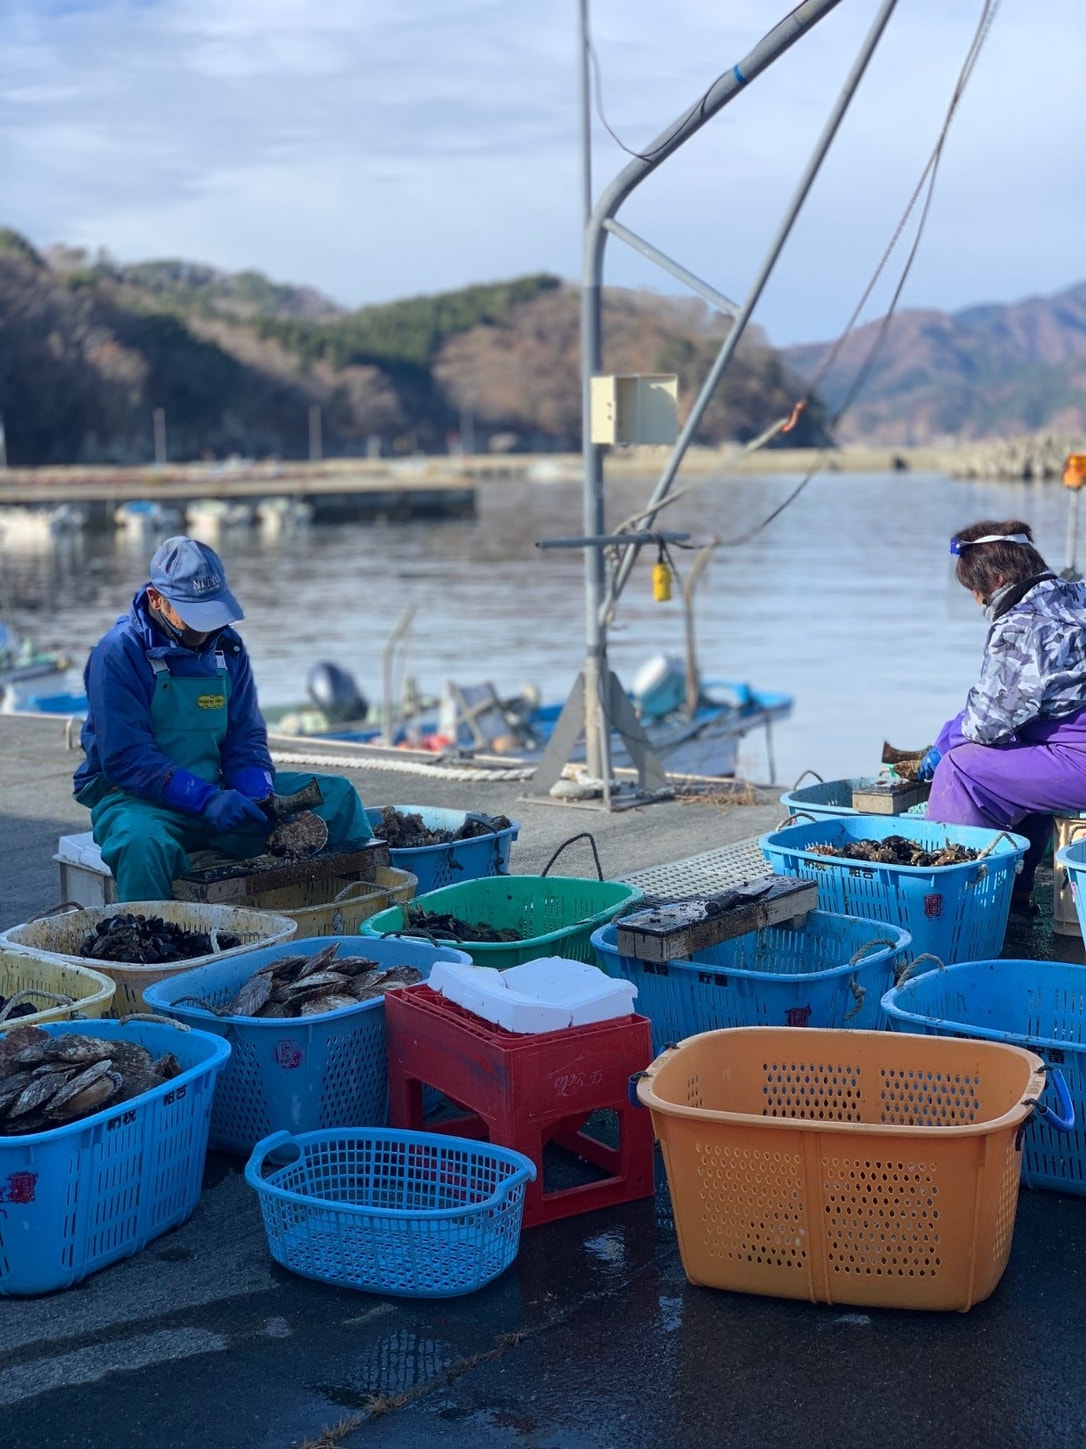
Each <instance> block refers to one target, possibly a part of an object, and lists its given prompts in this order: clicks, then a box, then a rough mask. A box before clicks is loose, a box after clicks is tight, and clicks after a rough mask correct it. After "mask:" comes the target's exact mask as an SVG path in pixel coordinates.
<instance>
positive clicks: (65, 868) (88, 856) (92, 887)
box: [53, 830, 117, 906]
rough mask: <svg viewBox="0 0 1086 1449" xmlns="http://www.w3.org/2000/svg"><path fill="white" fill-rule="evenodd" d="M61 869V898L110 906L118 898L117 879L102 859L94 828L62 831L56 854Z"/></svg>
mask: <svg viewBox="0 0 1086 1449" xmlns="http://www.w3.org/2000/svg"><path fill="white" fill-rule="evenodd" d="M53 859H54V860H55V861H56V862H57V866H58V868H59V870H60V899H61V900H62V901H75V902H76V903H77V904H79V905H81V906H111V905H113V904H114V903H115V902H116V900H117V882H116V881H115V880H114V879H113V876H112V875H111V874H110V871H109V867H108V866H107V865H106V863H105V861H104V860H103V859H102V853H101V851H100V850H99V849H98V847H97V845H95V843H94V836H93V835H92V834H91V832H90V831H89V830H88V831H85V832H84V834H82V835H62V836H61V837H60V840H59V841H58V843H57V853H56V855H54V856H53Z"/></svg>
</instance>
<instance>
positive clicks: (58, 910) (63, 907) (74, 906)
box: [26, 901, 86, 926]
mask: <svg viewBox="0 0 1086 1449" xmlns="http://www.w3.org/2000/svg"><path fill="white" fill-rule="evenodd" d="M85 910H86V906H84V905H83V903H82V902H81V901H61V902H60V904H59V905H57V906H49V907H47V908H46V909H45V910H44V911H39V912H38V913H37V915H34V916H28V917H27V919H26V924H27V925H28V926H29V925H31V924H33V922H34V921H47V920H48V919H49V917H50V916H70V915H72V914H73V912H75V911H85Z"/></svg>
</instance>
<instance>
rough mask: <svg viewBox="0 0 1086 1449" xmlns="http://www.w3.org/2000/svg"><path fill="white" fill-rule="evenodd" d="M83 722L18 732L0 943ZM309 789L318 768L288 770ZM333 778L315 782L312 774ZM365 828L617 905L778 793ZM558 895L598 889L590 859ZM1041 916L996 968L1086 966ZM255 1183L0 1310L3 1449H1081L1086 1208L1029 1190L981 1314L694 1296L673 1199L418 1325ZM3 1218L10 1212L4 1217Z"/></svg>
mask: <svg viewBox="0 0 1086 1449" xmlns="http://www.w3.org/2000/svg"><path fill="white" fill-rule="evenodd" d="M71 743H72V741H71V738H70V735H69V733H68V732H67V731H66V728H65V725H64V722H62V721H58V720H55V719H40V718H39V719H31V718H27V717H20V716H0V927H7V926H9V925H13V924H17V923H19V922H22V921H25V920H26V919H28V917H29V916H31V915H33V914H35V913H36V912H38V911H41V910H44V909H46V908H48V907H50V906H52V905H54V904H55V903H56V902H57V899H58V874H57V866H56V864H55V863H54V861H53V859H52V857H53V854H54V853H55V851H56V848H57V841H58V838H59V837H60V836H61V835H65V834H69V833H73V832H79V831H83V830H86V829H87V828H88V817H87V813H86V812H85V811H84V810H82V809H81V808H80V807H79V806H78V805H76V804H75V802H74V801H73V800H72V798H71V793H70V779H71V774H72V771H73V769H74V768H75V766H76V764H77V762H78V758H79V756H78V752H77V750H73V749H72V748H71V747H70V746H71ZM290 767H291V768H299V767H300V766H298V765H296V764H291V766H290ZM314 768H316V765H314ZM350 773H351V777H352V779H353V780H354V781H355V783H356V785H357V787H358V789H359V791H360V793H361V794H362V796H363V799H364V800H365V801H366V803H367V804H386V803H394V802H397V801H404V800H410V801H415V802H428V803H432V804H434V805H445V806H450V807H453V808H461V809H479V810H485V811H488V812H490V813H504V814H506V815H508V816H510V817H511V818H515V819H519V820H520V822H521V830H520V836H519V839H518V841H517V842H516V844H515V845H514V847H513V856H512V861H511V866H512V869H513V870H514V871H516V872H521V873H533V874H534V873H538V872H539V871H540V870H541V869H542V868H543V866H544V865H545V864H546V863H547V861H548V860H549V859H550V857H551V855H552V854H553V852H554V850H555V849H556V848H557V847H558V846H559V845H561V844H562V842H563V841H566V840H568V839H569V838H570V837H573V836H576V835H579V834H581V833H582V832H590V833H591V835H592V836H593V838H594V841H595V844H596V848H597V850H598V852H599V857H600V861H601V863H602V866H603V869H604V873H605V875H607V876H608V877H610V878H626V877H631V876H633V877H636V876H637V875H638V874H641V875H642V876H645V875H646V873H648V874H651V872H652V871H653V870H654V868H656V867H659V866H662V865H665V864H666V863H668V862H674V861H680V860H684V859H689V858H699V857H703V856H704V855H705V853H706V852H711V851H715V850H725V849H726V848H728V847H733V846H739V845H741V844H742V842H745V841H750V840H751V839H752V838H753V837H756V836H757V835H759V834H760V833H762V832H764V831H766V830H770V829H773V828H774V827H775V826H776V825H777V824H778V823H779V822H780V819H781V815H782V810H781V807H780V805H779V804H778V803H777V798H776V797H777V795H778V794H779V793H780V791H779V790H773V789H762V790H752V791H750V792H748V794H747V796H745V797H742V798H745V799H748V800H749V801H750V803H743V804H740V803H736V800H735V799H734V798H726V797H724V796H723V795H720V794H717V795H708V796H703V797H701V798H682V799H676V800H673V801H669V802H665V803H659V804H653V805H649V806H645V807H641V808H638V809H635V810H631V811H626V812H621V813H620V812H615V813H610V814H604V813H602V812H599V811H593V810H584V809H575V808H571V807H560V806H549V805H538V804H528V803H525V802H524V801H522V800H521V799H520V798H519V791H520V785H519V784H518V783H517V782H516V781H513V780H509V779H492V780H485V781H480V780H477V779H472V780H469V781H458V780H455V779H450V778H447V777H445V776H440V775H436V774H430V775H416V774H412V773H409V771H408V770H407V769H405V768H402V764H401V762H398V761H396V760H395V759H390V760H388V761H385V762H377V761H375V762H374V763H372V764H367V765H365V766H363V767H358V768H353V767H352V769H351V771H350ZM553 872H554V873H558V874H566V875H577V876H594V875H595V865H594V861H593V857H592V852H591V848H590V846H589V844H588V842H587V841H585V840H583V839H582V840H578V841H574V842H573V843H572V844H571V845H569V846H568V848H567V849H566V850H565V851H564V852H563V854H562V856H561V857H560V858H559V861H558V862H556V864H555V866H554V867H553ZM1039 894H1040V896H1041V898H1042V900H1043V901H1044V903H1045V905H1046V910H1045V911H1044V912H1043V913H1042V915H1041V917H1040V918H1038V920H1036V921H1035V922H1032V923H1030V924H1029V925H1028V926H1022V925H1012V926H1011V927H1010V928H1009V930H1008V936H1007V940H1006V944H1005V948H1004V953H1003V954H1004V955H1005V956H1022V957H1028V958H1032V959H1049V958H1053V957H1057V958H1059V959H1066V960H1072V961H1077V962H1082V961H1083V960H1084V956H1083V950H1082V942H1081V940H1079V939H1077V938H1074V937H1068V936H1058V937H1057V936H1054V935H1053V934H1052V931H1051V878H1050V876H1047V877H1042V879H1041V882H1040V887H1039ZM241 1167H242V1163H241V1162H240V1161H239V1160H237V1159H234V1158H231V1157H227V1156H225V1155H223V1154H218V1153H212V1154H211V1155H210V1156H209V1158H208V1164H207V1172H206V1177H205V1186H204V1192H203V1195H202V1197H201V1200H200V1203H199V1206H198V1208H197V1210H196V1212H195V1214H194V1216H193V1217H192V1218H191V1219H190V1221H189V1222H188V1223H186V1224H185V1225H183V1226H182V1227H180V1228H178V1229H176V1230H175V1231H173V1232H171V1233H169V1234H167V1235H166V1236H164V1237H162V1238H159V1239H157V1240H156V1241H154V1242H152V1243H151V1244H150V1245H149V1246H148V1247H147V1248H146V1249H145V1250H144V1251H143V1252H142V1253H140V1254H138V1255H137V1256H135V1257H133V1258H130V1259H127V1260H125V1261H123V1262H121V1263H118V1264H116V1265H114V1266H112V1267H110V1268H107V1269H105V1270H103V1271H102V1272H100V1273H98V1274H96V1275H94V1276H92V1277H91V1278H89V1279H87V1280H85V1281H84V1282H83V1283H82V1284H80V1285H78V1286H77V1287H75V1288H73V1289H70V1290H67V1291H65V1292H59V1293H54V1294H51V1295H48V1296H45V1297H41V1298H35V1299H3V1300H0V1411H2V1418H0V1424H2V1426H3V1437H4V1441H5V1443H7V1444H10V1445H11V1446H13V1449H30V1446H43V1449H44V1446H49V1449H67V1446H72V1449H77V1446H78V1449H99V1446H101V1449H137V1446H138V1449H151V1446H154V1449H162V1446H167V1449H198V1446H199V1449H203V1446H208V1445H224V1446H231V1449H235V1446H236V1449H292V1446H302V1445H305V1446H309V1449H330V1446H333V1445H343V1446H346V1449H359V1446H385V1445H388V1446H395V1449H423V1446H437V1445H442V1446H465V1449H475V1446H480V1449H492V1446H493V1449H513V1446H516V1449H620V1446H621V1449H670V1446H672V1445H674V1444H679V1445H705V1446H728V1449H766V1446H793V1445H800V1444H802V1445H803V1446H804V1449H839V1446H841V1445H844V1444H848V1445H850V1446H852V1449H912V1446H921V1445H927V1444H930V1443H935V1442H938V1443H939V1444H940V1445H942V1446H944V1449H948V1446H949V1449H954V1446H962V1449H965V1446H969V1449H978V1446H980V1449H984V1446H989V1445H991V1446H995V1445H998V1446H1000V1449H1019V1446H1021V1449H1025V1446H1027V1445H1029V1446H1031V1449H1032V1446H1035V1445H1037V1444H1039V1443H1043V1444H1045V1445H1047V1446H1057V1449H1061V1446H1066V1449H1072V1446H1076V1449H1077V1446H1081V1445H1082V1444H1083V1443H1084V1442H1086V1379H1084V1376H1083V1374H1082V1372H1081V1365H1082V1363H1083V1362H1084V1359H1086V1314H1084V1312H1083V1308H1082V1302H1083V1294H1084V1292H1086V1198H1083V1197H1078V1196H1072V1195H1069V1194H1061V1193H1055V1192H1034V1191H1029V1190H1023V1192H1022V1194H1021V1198H1020V1203H1019V1210H1018V1219H1017V1227H1016V1231H1015V1237H1014V1245H1013V1248H1012V1252H1011V1258H1010V1263H1009V1266H1008V1268H1007V1271H1006V1273H1005V1275H1004V1277H1003V1280H1002V1282H1001V1283H1000V1285H999V1286H998V1287H997V1289H996V1291H995V1292H994V1294H993V1295H992V1296H991V1298H989V1299H988V1300H987V1301H986V1302H984V1303H981V1304H979V1305H977V1306H976V1307H974V1308H973V1309H972V1310H971V1311H970V1312H969V1313H967V1314H961V1315H959V1314H954V1313H946V1314H943V1313H940V1314H923V1313H909V1312H904V1311H890V1310H870V1311H867V1310H864V1311H860V1310H855V1309H847V1308H840V1307H826V1306H821V1305H812V1304H809V1303H800V1302H789V1301H783V1300H776V1299H771V1298H761V1297H748V1296H744V1295H740V1294H731V1293H722V1292H714V1291H711V1290H707V1289H700V1288H694V1287H692V1286H691V1285H690V1284H689V1283H688V1282H687V1281H686V1278H685V1276H684V1274H683V1271H682V1266H681V1263H680V1259H679V1254H678V1250H677V1246H676V1241H675V1234H674V1228H673V1224H672V1220H671V1209H670V1200H669V1196H668V1191H667V1187H666V1184H665V1182H664V1179H663V1174H662V1170H660V1169H659V1163H658V1171H657V1190H656V1194H655V1198H654V1199H646V1200H644V1201H641V1202H636V1203H631V1204H628V1205H626V1206H624V1207H621V1208H616V1209H608V1210H602V1211H597V1212H593V1213H587V1214H584V1215H582V1216H579V1217H574V1218H570V1219H567V1220H566V1221H564V1222H559V1223H554V1224H550V1225H548V1226H544V1227H538V1228H533V1229H531V1230H527V1231H526V1232H525V1233H524V1235H523V1237H522V1240H521V1250H520V1254H519V1257H518V1258H517V1261H516V1262H515V1263H514V1265H513V1266H512V1267H511V1268H510V1269H509V1270H508V1271H507V1272H506V1273H505V1274H503V1275H502V1276H501V1277H500V1278H499V1279H497V1280H496V1281H495V1282H494V1283H493V1284H491V1285H490V1286H488V1287H487V1288H485V1289H483V1290H482V1291H481V1292H479V1293H476V1294H473V1295H469V1296H468V1297H464V1298H452V1299H444V1300H438V1299H435V1300H429V1301H427V1300H407V1299H395V1298H389V1297H380V1296H375V1295H368V1294H361V1293H352V1292H350V1291H346V1290H336V1289H331V1288H328V1287H326V1286H324V1285H322V1284H320V1283H318V1282H314V1281H308V1280H305V1279H302V1278H298V1277H295V1276H293V1275H291V1274H289V1273H287V1272H285V1271H283V1270H281V1269H280V1268H278V1267H277V1266H275V1265H274V1264H273V1263H272V1261H271V1259H270V1257H269V1254H268V1249H267V1243H266V1239H265V1236H264V1232H263V1227H262V1224H261V1219H260V1214H259V1210H258V1207H257V1204H256V1201H255V1199H254V1196H253V1194H252V1192H251V1191H250V1190H249V1189H248V1188H247V1186H246V1184H245V1182H244V1179H243V1176H242V1172H241ZM0 1211H2V1208H0Z"/></svg>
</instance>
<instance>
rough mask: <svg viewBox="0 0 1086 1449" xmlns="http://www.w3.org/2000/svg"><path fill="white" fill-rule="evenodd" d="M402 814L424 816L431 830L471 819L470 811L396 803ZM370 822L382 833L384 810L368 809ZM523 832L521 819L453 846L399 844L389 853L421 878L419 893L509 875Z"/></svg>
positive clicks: (453, 827) (395, 862)
mask: <svg viewBox="0 0 1086 1449" xmlns="http://www.w3.org/2000/svg"><path fill="white" fill-rule="evenodd" d="M392 808H393V810H398V811H399V812H400V813H401V814H412V815H421V816H422V823H423V824H424V825H425V826H426V828H427V830H459V829H460V827H461V826H462V825H463V824H464V823H465V821H466V820H467V818H468V813H469V812H468V811H466V810H440V809H438V808H437V807H436V806H432V805H393V807H392ZM366 814H367V815H368V816H369V820H370V824H371V825H372V826H373V828H374V830H376V831H377V832H378V834H380V826H381V811H380V809H379V808H378V809H372V810H367V811H366ZM519 833H520V821H519V820H511V821H510V822H509V824H508V826H506V828H505V829H504V830H495V831H494V833H493V834H492V835H477V836H474V837H473V838H472V839H471V840H454V841H453V842H452V843H451V844H449V845H419V846H415V847H412V848H410V849H408V848H406V847H403V846H397V847H396V848H395V849H394V850H391V851H390V852H389V854H390V855H391V857H392V864H393V865H394V866H396V867H397V869H399V870H409V871H410V872H411V874H412V875H414V876H417V877H418V882H419V883H418V885H417V886H416V887H415V894H416V895H420V896H421V895H423V894H424V893H425V892H426V891H435V890H438V889H440V887H441V886H447V885H456V884H457V883H458V882H459V881H465V880H480V879H482V878H483V877H485V876H489V875H508V873H509V851H510V848H511V847H512V844H513V841H514V840H516V838H517V836H518V835H519Z"/></svg>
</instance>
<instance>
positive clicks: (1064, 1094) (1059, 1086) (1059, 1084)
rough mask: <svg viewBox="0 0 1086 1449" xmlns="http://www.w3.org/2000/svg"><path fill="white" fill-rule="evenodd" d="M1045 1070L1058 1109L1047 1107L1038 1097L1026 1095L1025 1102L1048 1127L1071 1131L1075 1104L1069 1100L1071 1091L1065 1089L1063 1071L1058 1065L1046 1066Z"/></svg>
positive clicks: (1060, 1130) (1059, 1130)
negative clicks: (1054, 1092)
mask: <svg viewBox="0 0 1086 1449" xmlns="http://www.w3.org/2000/svg"><path fill="white" fill-rule="evenodd" d="M1045 1071H1046V1072H1047V1073H1048V1080H1049V1081H1050V1082H1051V1084H1052V1086H1053V1087H1055V1089H1056V1096H1057V1098H1058V1099H1059V1104H1060V1108H1059V1111H1058V1112H1057V1111H1056V1109H1055V1108H1054V1107H1047V1106H1046V1105H1045V1104H1044V1102H1042V1101H1041V1099H1040V1098H1039V1097H1026V1098H1025V1101H1026V1104H1027V1105H1028V1106H1030V1107H1032V1108H1033V1109H1034V1111H1035V1112H1036V1113H1037V1115H1038V1116H1039V1117H1043V1118H1044V1120H1045V1121H1046V1122H1047V1123H1048V1125H1049V1126H1050V1127H1055V1129H1056V1131H1057V1132H1073V1131H1074V1130H1075V1104H1074V1102H1072V1100H1071V1093H1070V1092H1069V1091H1068V1090H1067V1083H1066V1082H1065V1081H1064V1077H1063V1073H1062V1072H1061V1071H1060V1069H1059V1067H1049V1066H1046V1067H1045Z"/></svg>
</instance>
